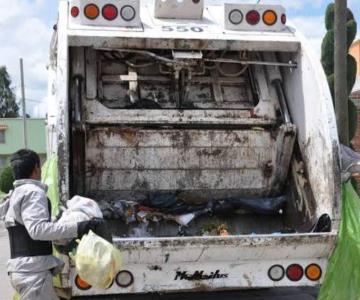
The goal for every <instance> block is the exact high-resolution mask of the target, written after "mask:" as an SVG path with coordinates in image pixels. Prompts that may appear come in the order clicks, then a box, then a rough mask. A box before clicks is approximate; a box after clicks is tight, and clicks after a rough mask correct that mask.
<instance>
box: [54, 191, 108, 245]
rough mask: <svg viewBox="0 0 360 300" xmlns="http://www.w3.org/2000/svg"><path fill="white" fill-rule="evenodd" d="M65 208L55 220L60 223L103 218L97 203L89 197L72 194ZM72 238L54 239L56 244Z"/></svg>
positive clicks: (67, 242)
mask: <svg viewBox="0 0 360 300" xmlns="http://www.w3.org/2000/svg"><path fill="white" fill-rule="evenodd" d="M66 207H67V209H66V210H65V211H64V212H63V214H62V215H61V218H60V219H59V220H58V221H57V223H60V224H66V223H78V222H83V221H89V220H91V219H94V218H100V219H103V214H102V213H101V210H100V208H99V205H98V204H97V203H96V202H95V201H94V200H91V199H89V198H85V197H80V196H74V197H73V198H71V199H70V200H69V201H67V202H66ZM71 241H72V240H71V239H70V240H59V241H54V244H56V245H67V244H69V243H70V242H71Z"/></svg>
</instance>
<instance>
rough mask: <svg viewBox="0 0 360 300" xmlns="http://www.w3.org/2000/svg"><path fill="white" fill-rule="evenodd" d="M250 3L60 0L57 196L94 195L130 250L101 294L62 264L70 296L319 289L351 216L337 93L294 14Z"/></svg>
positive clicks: (54, 149)
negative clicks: (345, 200)
mask: <svg viewBox="0 0 360 300" xmlns="http://www.w3.org/2000/svg"><path fill="white" fill-rule="evenodd" d="M253 2H254V3H250V4H249V3H247V4H243V3H239V1H231V0H229V1H209V3H207V2H206V1H204V0H184V1H181V0H154V1H140V0H122V1H116V0H60V1H59V18H58V23H57V25H56V26H55V27H54V34H53V38H52V42H51V62H50V65H49V103H50V107H49V113H48V152H49V154H50V155H57V157H58V174H59V176H58V183H57V184H58V186H59V191H60V201H61V202H62V203H65V202H66V200H68V199H70V198H71V197H72V196H74V195H80V196H84V197H89V198H91V199H94V200H95V201H97V202H98V203H99V206H100V207H101V208H102V210H103V212H104V216H107V222H108V225H109V230H111V234H112V236H113V244H114V245H115V246H116V247H117V248H119V249H120V250H121V253H122V255H123V269H122V270H121V271H120V272H119V273H118V274H117V275H116V277H115V278H114V282H113V283H112V285H111V286H110V287H109V288H108V289H106V290H99V289H96V288H94V287H92V286H90V285H89V284H87V283H86V281H85V280H82V279H81V278H80V277H79V276H78V274H77V273H76V269H75V268H74V265H73V263H72V262H71V260H70V259H69V260H67V264H66V268H65V269H64V270H63V273H62V275H61V277H62V278H61V279H62V281H61V282H62V283H61V284H62V288H63V289H64V290H66V291H68V294H69V295H70V296H72V297H76V296H83V297H85V298H86V299H92V298H94V299H95V298H96V297H104V296H108V297H111V296H112V297H114V295H123V296H125V295H128V294H147V293H175V292H176V293H182V292H196V291H209V292H211V291H223V290H238V289H259V288H273V287H294V286H316V285H319V284H321V282H322V280H323V278H324V273H325V271H326V267H327V264H328V259H329V256H330V255H331V253H332V250H333V249H334V246H335V244H336V237H337V233H338V230H339V224H340V209H341V207H340V204H341V202H340V197H341V169H340V165H341V164H340V150H339V149H340V145H339V140H338V134H337V127H336V120H335V114H334V109H333V103H332V98H331V94H330V91H329V87H328V84H327V80H326V77H325V74H324V72H323V69H322V66H321V64H320V62H319V59H318V58H317V57H316V55H314V53H313V52H312V50H311V48H310V46H309V44H308V42H307V41H306V39H305V38H304V37H303V36H302V34H301V33H300V32H299V31H298V30H297V29H296V28H295V27H294V26H292V25H290V24H288V22H287V14H286V10H285V9H284V7H282V6H281V5H269V4H262V3H255V2H256V1H253ZM124 203H125V204H126V205H128V208H129V207H130V209H126V210H125V211H124V207H123V205H124ZM230 204H231V205H230ZM156 205H157V206H156ZM184 205H185V206H186V209H185V210H184V209H182V210H178V208H179V207H183V206H184ZM229 205H230V206H229ZM116 207H117V208H118V211H116ZM139 207H140V208H139ZM144 207H145V208H144ZM159 207H160V208H161V207H162V208H166V209H167V211H166V214H165V213H164V210H160V211H159V210H158V208H159ZM171 207H172V208H171ZM199 207H200V209H198V208H199ZM214 207H217V209H215V208H214ZM226 207H228V208H227V209H226ZM229 207H230V209H229ZM170 208H171V209H173V210H171V209H170ZM119 211H120V212H119ZM134 211H136V213H135V214H134ZM219 211H220V212H219ZM154 212H156V213H154ZM185 212H186V213H185ZM184 213H185V216H184V215H183V214H184ZM149 214H150V215H152V217H151V220H144V217H145V218H146V216H148V215H149ZM63 259H65V257H63Z"/></svg>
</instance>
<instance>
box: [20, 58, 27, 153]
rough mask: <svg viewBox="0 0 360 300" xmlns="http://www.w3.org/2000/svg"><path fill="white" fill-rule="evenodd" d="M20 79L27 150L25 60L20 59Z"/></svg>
mask: <svg viewBox="0 0 360 300" xmlns="http://www.w3.org/2000/svg"><path fill="white" fill-rule="evenodd" d="M20 79H21V104H22V112H23V115H22V118H23V137H24V148H25V149H27V146H28V143H27V128H26V103H25V83H24V64H23V59H22V58H20Z"/></svg>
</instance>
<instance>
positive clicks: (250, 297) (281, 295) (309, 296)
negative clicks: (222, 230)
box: [0, 223, 317, 300]
mask: <svg viewBox="0 0 360 300" xmlns="http://www.w3.org/2000/svg"><path fill="white" fill-rule="evenodd" d="M0 249H1V250H0V300H11V299H12V295H13V290H12V287H11V285H10V283H9V279H8V277H7V274H6V261H7V260H8V258H9V244H8V238H7V232H6V230H5V229H4V226H3V224H1V223H0ZM316 294H317V290H316V289H294V288H291V289H290V288H289V289H282V290H270V289H269V290H262V291H243V292H226V293H221V294H219V293H212V294H209V293H197V294H186V295H184V294H182V295H162V296H160V295H149V296H147V297H146V300H193V299H199V298H201V299H202V300H219V298H220V297H221V298H222V300H239V299H241V300H263V299H266V300H315V299H316ZM126 298H127V299H129V300H144V297H143V296H132V297H126ZM82 299H84V298H82ZM107 299H109V298H107ZM113 299H124V297H120V298H113Z"/></svg>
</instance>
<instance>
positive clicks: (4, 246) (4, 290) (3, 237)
mask: <svg viewBox="0 0 360 300" xmlns="http://www.w3.org/2000/svg"><path fill="white" fill-rule="evenodd" d="M9 256H10V254H9V242H8V238H7V232H6V230H5V229H4V225H3V223H2V222H1V221H0V300H11V299H12V295H13V290H12V287H11V285H10V282H9V279H8V276H7V274H6V262H7V260H8V259H9Z"/></svg>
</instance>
